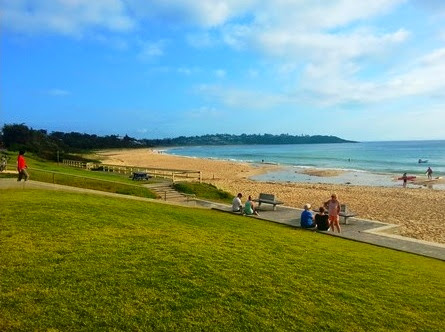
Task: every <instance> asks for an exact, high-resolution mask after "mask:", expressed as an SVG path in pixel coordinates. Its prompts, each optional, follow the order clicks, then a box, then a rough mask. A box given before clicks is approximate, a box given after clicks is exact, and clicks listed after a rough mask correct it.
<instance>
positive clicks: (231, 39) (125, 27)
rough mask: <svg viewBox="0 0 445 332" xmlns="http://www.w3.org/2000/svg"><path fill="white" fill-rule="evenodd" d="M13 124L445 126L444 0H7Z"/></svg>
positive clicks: (0, 81) (3, 48) (233, 130)
mask: <svg viewBox="0 0 445 332" xmlns="http://www.w3.org/2000/svg"><path fill="white" fill-rule="evenodd" d="M0 17H1V19H0V29H1V30H0V38H1V43H0V107H1V108H0V125H1V126H3V125H4V124H12V123H24V124H26V125H27V126H29V127H32V128H34V129H46V130H48V131H49V132H52V131H63V132H71V131H76V132H81V133H89V134H98V135H122V136H123V135H126V134H127V135H129V136H131V137H135V138H168V137H177V136H195V135H205V134H217V133H219V134H242V133H246V134H265V133H268V134H282V133H283V134H291V135H301V134H304V135H335V136H338V137H342V138H345V139H351V140H358V141H375V140H377V141H382V140H417V139H445V130H444V128H445V1H443V0H373V1H357V0H269V1H266V0H213V1H210V0H209V1H208V0H200V1H196V0H94V1H91V0H0Z"/></svg>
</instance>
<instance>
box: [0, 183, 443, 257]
mask: <svg viewBox="0 0 445 332" xmlns="http://www.w3.org/2000/svg"><path fill="white" fill-rule="evenodd" d="M7 188H14V189H33V188H38V189H51V190H62V191H75V192H82V193H91V194H97V195H105V196H112V197H120V198H125V199H131V200H138V201H150V202H153V201H155V202H158V203H162V204H171V205H181V206H189V207H200V208H206V209H214V210H215V213H217V212H221V213H233V212H231V207H230V206H229V205H225V204H219V203H215V202H209V201H204V200H199V199H187V200H183V201H176V200H154V199H149V198H143V197H135V196H129V195H121V194H114V193H107V192H102V191H97V190H91V189H83V188H76V187H69V186H63V185H57V184H51V183H44V182H37V181H27V182H23V181H22V182H17V180H16V179H0V190H1V189H7ZM263 205H264V206H263ZM263 205H262V206H261V210H259V213H260V215H259V216H249V217H246V216H241V215H240V218H258V219H262V220H266V221H270V222H275V223H279V224H283V225H287V226H290V227H296V228H299V227H300V214H301V211H302V210H301V209H296V208H292V207H287V206H277V208H276V210H273V209H272V206H270V207H269V206H267V205H265V204H263ZM341 228H342V232H341V233H334V232H331V231H326V232H321V231H320V233H323V234H326V235H329V236H336V237H340V238H344V239H348V240H353V241H358V242H364V243H368V244H372V245H377V246H380V247H385V248H390V249H394V250H399V251H403V252H407V253H412V254H417V255H421V256H425V257H430V258H435V259H439V260H442V261H445V245H443V244H440V243H434V242H427V241H422V240H416V239H412V238H408V237H404V236H401V235H398V234H397V229H398V226H397V225H392V224H387V223H383V222H379V221H373V220H365V219H360V218H355V217H354V218H349V219H348V224H346V225H345V224H341ZM307 231H308V232H310V230H307Z"/></svg>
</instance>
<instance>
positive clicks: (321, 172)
mask: <svg viewBox="0 0 445 332" xmlns="http://www.w3.org/2000/svg"><path fill="white" fill-rule="evenodd" d="M344 172H345V171H341V170H336V169H305V170H303V171H302V172H301V173H303V174H306V175H310V176H319V177H327V176H328V177H330V176H339V175H340V174H342V173H344Z"/></svg>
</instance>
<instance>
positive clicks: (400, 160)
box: [166, 140, 445, 189]
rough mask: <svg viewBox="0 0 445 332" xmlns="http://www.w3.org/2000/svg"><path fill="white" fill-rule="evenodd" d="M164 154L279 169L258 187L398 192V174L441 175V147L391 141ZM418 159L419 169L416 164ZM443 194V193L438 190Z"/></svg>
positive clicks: (444, 154)
mask: <svg viewBox="0 0 445 332" xmlns="http://www.w3.org/2000/svg"><path fill="white" fill-rule="evenodd" d="M166 153H169V154H173V155H178V156H188V157H198V158H210V159H222V160H231V161H240V162H241V161H242V162H249V163H254V164H255V163H270V164H278V165H280V166H282V167H281V168H280V170H278V171H276V172H270V173H267V174H263V175H260V176H256V177H254V178H253V179H254V180H260V181H284V182H286V181H288V182H289V181H290V182H317V183H348V184H357V185H382V186H397V185H399V184H398V183H397V182H394V180H393V178H394V177H395V176H401V175H402V173H405V172H406V173H408V175H415V176H425V172H426V169H427V168H428V167H431V168H432V170H433V177H438V176H443V175H445V141H444V140H440V141H439V140H437V141H392V142H360V143H336V144H291V145H224V146H191V147H175V148H169V149H167V150H166ZM419 159H420V160H422V161H423V162H422V163H419ZM307 168H311V169H314V168H315V169H330V170H332V169H333V170H343V171H345V172H344V173H343V174H342V175H340V176H338V177H324V178H320V177H316V176H308V175H306V174H304V173H302V171H304V169H307ZM440 189H442V188H440Z"/></svg>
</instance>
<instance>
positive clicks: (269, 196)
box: [259, 193, 275, 201]
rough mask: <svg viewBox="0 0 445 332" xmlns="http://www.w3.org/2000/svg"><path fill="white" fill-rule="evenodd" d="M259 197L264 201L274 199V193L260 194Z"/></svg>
mask: <svg viewBox="0 0 445 332" xmlns="http://www.w3.org/2000/svg"><path fill="white" fill-rule="evenodd" d="M259 199H260V200H261V199H264V200H266V201H275V195H274V194H263V193H261V194H260V197H259Z"/></svg>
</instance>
